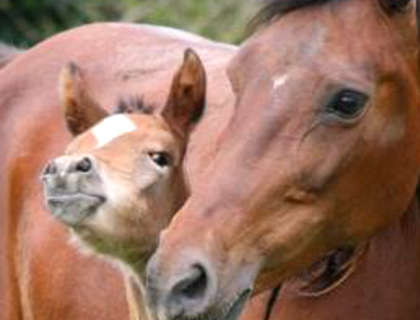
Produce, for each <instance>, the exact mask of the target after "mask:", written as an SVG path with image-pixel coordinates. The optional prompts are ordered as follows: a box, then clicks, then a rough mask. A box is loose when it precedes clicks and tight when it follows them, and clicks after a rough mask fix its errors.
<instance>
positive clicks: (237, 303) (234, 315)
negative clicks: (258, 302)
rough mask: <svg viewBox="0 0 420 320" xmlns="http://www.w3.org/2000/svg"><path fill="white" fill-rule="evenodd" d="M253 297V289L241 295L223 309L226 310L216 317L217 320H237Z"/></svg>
mask: <svg viewBox="0 0 420 320" xmlns="http://www.w3.org/2000/svg"><path fill="white" fill-rule="evenodd" d="M250 296H251V289H246V290H244V291H242V293H240V294H239V295H238V296H237V298H236V299H235V300H234V301H233V302H232V303H231V304H229V305H228V306H227V307H225V308H222V309H223V310H225V311H224V312H221V314H219V315H217V316H216V317H214V319H215V320H237V319H238V318H239V316H240V315H241V313H242V311H243V309H244V308H245V305H246V303H247V301H248V299H249V297H250Z"/></svg>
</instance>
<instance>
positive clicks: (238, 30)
mask: <svg viewBox="0 0 420 320" xmlns="http://www.w3.org/2000/svg"><path fill="white" fill-rule="evenodd" d="M256 11H257V2H255V1H253V0H0V40H1V41H4V42H8V43H11V44H14V45H16V46H24V47H28V46H31V45H33V44H35V43H37V42H39V41H41V40H43V39H45V38H47V37H49V36H51V35H52V34H55V33H57V32H59V31H62V30H65V29H69V28H71V27H75V26H78V25H82V24H86V23H89V22H95V21H127V22H144V23H152V24H159V25H166V26H172V27H176V28H182V29H186V30H190V31H192V32H195V33H199V34H202V35H204V36H206V37H209V38H211V39H214V40H219V41H225V42H231V43H239V42H240V41H241V40H243V38H244V36H245V28H246V25H247V22H248V21H249V19H250V18H251V17H252V14H254V13H255V12H256Z"/></svg>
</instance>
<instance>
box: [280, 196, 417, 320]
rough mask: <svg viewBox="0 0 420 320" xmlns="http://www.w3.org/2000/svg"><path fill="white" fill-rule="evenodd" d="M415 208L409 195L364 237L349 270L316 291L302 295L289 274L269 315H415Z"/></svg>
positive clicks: (327, 318)
mask: <svg viewBox="0 0 420 320" xmlns="http://www.w3.org/2000/svg"><path fill="white" fill-rule="evenodd" d="M419 283H420V210H419V200H418V198H417V197H414V199H413V201H412V203H411V205H410V207H409V208H408V210H407V211H406V212H405V213H404V215H403V216H402V217H401V218H400V219H399V220H398V221H396V222H395V223H393V224H392V225H390V226H389V227H388V228H386V229H385V230H383V231H382V232H380V233H378V234H377V235H376V236H374V237H373V238H372V239H371V240H370V241H369V243H368V245H367V249H366V252H365V253H364V256H363V257H362V258H361V260H360V261H359V263H358V265H357V267H356V269H355V271H354V272H353V274H352V275H351V276H350V277H349V278H348V279H347V280H346V281H344V282H343V283H342V284H341V285H340V286H338V287H337V288H335V289H334V290H332V291H330V292H329V293H328V294H324V295H321V296H319V297H308V296H303V295H301V294H300V293H299V291H298V290H297V288H296V281H295V280H294V279H291V280H290V281H288V282H286V283H285V284H284V286H283V290H282V293H281V297H280V299H279V300H278V301H277V303H276V306H275V309H274V314H273V317H272V320H275V319H282V320H292V319H293V320H294V319H303V318H305V320H321V319H322V320H332V319H340V320H350V319H359V320H368V319H382V320H391V319H401V320H409V319H419V318H420V286H419V285H418V284H419Z"/></svg>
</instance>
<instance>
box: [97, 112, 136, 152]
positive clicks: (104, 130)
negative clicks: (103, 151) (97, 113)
mask: <svg viewBox="0 0 420 320" xmlns="http://www.w3.org/2000/svg"><path fill="white" fill-rule="evenodd" d="M136 130H137V126H136V125H135V124H134V123H133V122H132V121H131V120H130V119H129V118H128V117H127V116H125V115H123V114H117V115H114V116H111V117H108V118H105V119H104V120H102V121H101V122H99V123H98V124H97V125H96V126H95V127H94V128H93V129H92V133H93V135H94V136H95V138H96V140H98V144H97V145H96V148H102V147H103V146H105V145H106V144H108V143H110V142H111V141H112V140H114V139H116V138H118V137H120V136H122V135H123V134H126V133H129V132H133V131H136Z"/></svg>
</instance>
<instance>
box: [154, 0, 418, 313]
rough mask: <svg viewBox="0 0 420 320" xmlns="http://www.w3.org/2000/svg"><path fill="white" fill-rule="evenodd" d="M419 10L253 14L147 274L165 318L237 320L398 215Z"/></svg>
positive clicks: (334, 4) (412, 186)
mask: <svg viewBox="0 0 420 320" xmlns="http://www.w3.org/2000/svg"><path fill="white" fill-rule="evenodd" d="M415 9H416V8H415V4H414V1H407V0H405V1H403V0H401V1H396V0H346V1H344V0H277V1H275V2H273V3H272V4H270V5H269V7H267V9H265V10H264V11H263V16H262V18H263V20H264V21H265V22H266V23H267V25H264V26H263V27H262V28H261V30H260V31H259V32H258V33H256V34H255V35H254V36H253V37H252V38H251V39H249V40H248V41H247V42H246V43H245V44H244V45H243V46H242V48H241V49H240V51H239V53H238V54H237V55H236V57H235V58H234V60H233V61H232V63H231V65H230V67H229V76H230V79H231V81H232V84H233V88H234V91H235V92H236V96H237V102H236V106H235V111H234V114H233V116H232V118H231V120H230V123H229V124H228V125H227V128H226V130H225V131H224V133H222V135H221V136H220V138H219V144H218V146H217V148H215V149H217V152H216V153H215V155H214V157H213V161H212V163H211V165H210V167H209V168H208V169H207V170H204V171H203V173H202V176H201V179H200V182H201V184H200V185H197V186H194V189H192V191H191V197H190V198H189V199H188V201H187V203H186V204H185V205H184V206H183V208H182V209H181V211H180V212H179V213H178V214H177V215H176V216H175V218H174V219H173V220H172V222H171V224H170V226H169V228H168V229H167V230H166V231H165V232H164V236H163V237H162V241H161V242H160V244H159V248H158V250H157V253H156V254H155V256H154V258H152V260H151V263H150V264H149V266H148V276H149V279H150V281H149V283H150V288H149V293H150V297H151V301H153V302H154V305H155V307H156V308H157V309H158V310H159V312H160V313H161V314H164V315H165V316H166V317H167V318H168V319H175V318H176V319H184V317H185V318H188V319H191V318H193V319H195V317H197V318H199V317H200V319H201V317H202V316H206V317H207V319H216V318H217V319H221V320H225V319H233V318H235V317H236V316H237V314H238V311H239V310H240V309H241V308H242V306H243V304H244V302H245V301H246V297H247V296H248V295H249V292H250V290H251V289H253V288H254V287H255V285H256V286H257V287H258V289H263V288H269V287H271V286H275V285H277V284H278V283H279V282H281V281H283V280H285V279H286V278H287V277H289V276H292V275H296V274H297V273H300V272H301V271H303V270H304V269H305V268H307V267H309V266H310V265H311V264H312V263H313V262H315V261H317V260H318V259H321V258H322V257H323V256H324V255H326V254H329V253H330V252H338V253H340V256H341V254H342V253H343V252H348V253H349V254H348V255H349V256H351V255H352V252H359V250H358V249H359V248H360V247H361V246H363V244H364V243H365V242H366V241H368V239H369V238H370V237H372V236H373V235H374V234H375V233H377V232H378V231H379V230H381V229H382V228H384V227H386V226H388V225H389V224H390V223H392V222H393V221H396V220H397V219H398V218H400V217H401V216H402V215H403V213H404V212H405V211H406V210H407V208H408V207H409V205H410V203H411V202H412V201H413V199H414V197H415V190H416V186H417V182H418V177H419V171H420V139H419V138H418V137H419V132H420V131H419V130H420V108H419V105H420V99H419V93H420V92H419V74H418V66H417V62H418V56H417V52H418V43H417V32H416V28H415V22H416V20H415ZM210 191H211V192H210ZM187 230H188V232H187ZM346 255H347V254H346ZM350 259H351V258H350ZM339 271H340V272H341V270H339ZM333 276H334V277H335V276H337V277H340V276H341V273H339V274H333ZM334 277H332V280H334V281H335V280H336V279H335V278H334Z"/></svg>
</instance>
